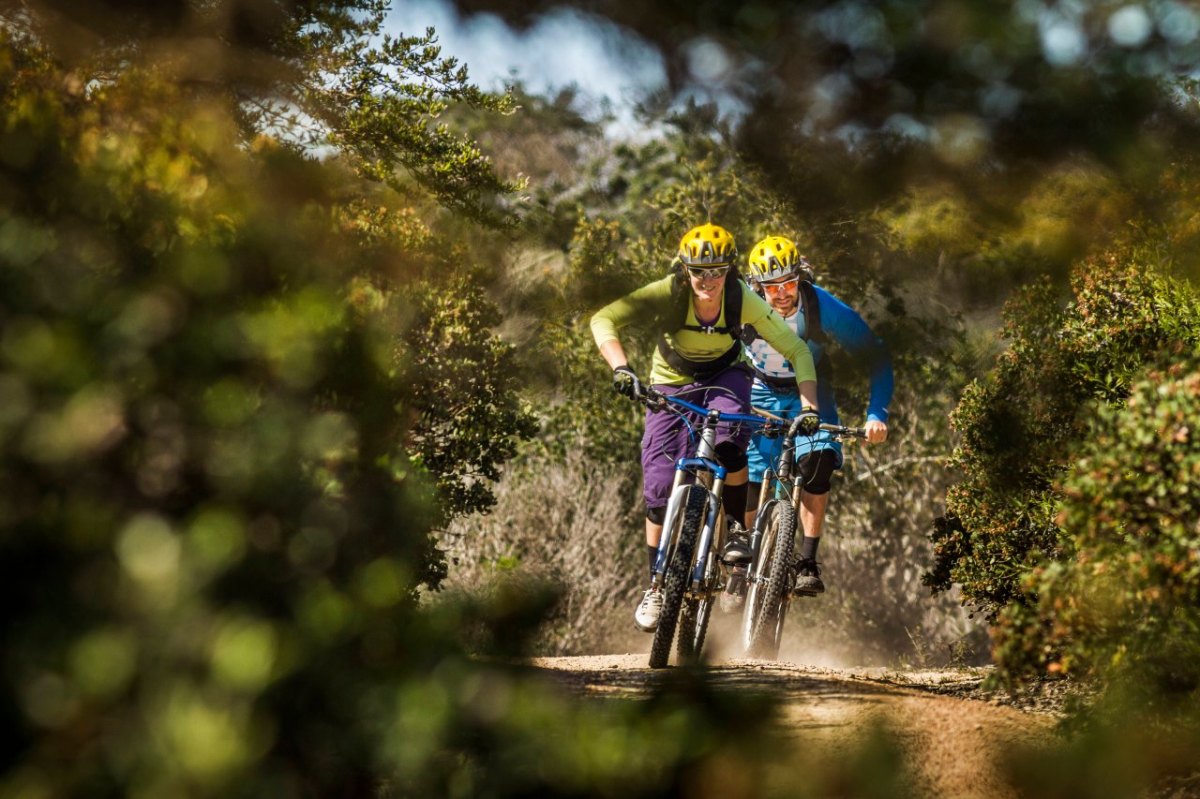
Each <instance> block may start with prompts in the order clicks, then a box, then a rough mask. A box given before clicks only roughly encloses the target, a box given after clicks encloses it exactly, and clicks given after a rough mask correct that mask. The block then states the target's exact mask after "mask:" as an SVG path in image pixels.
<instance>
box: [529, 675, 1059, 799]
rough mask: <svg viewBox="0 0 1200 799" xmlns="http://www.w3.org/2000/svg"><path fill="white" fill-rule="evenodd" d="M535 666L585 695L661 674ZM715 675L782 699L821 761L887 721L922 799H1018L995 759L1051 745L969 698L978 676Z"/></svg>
mask: <svg viewBox="0 0 1200 799" xmlns="http://www.w3.org/2000/svg"><path fill="white" fill-rule="evenodd" d="M534 665H536V666H537V667H539V668H542V669H545V670H547V672H548V673H549V674H551V675H552V676H553V677H554V678H555V679H557V680H559V681H561V682H563V683H564V684H567V685H569V686H571V687H573V688H574V689H576V690H579V691H581V692H584V693H589V694H607V695H616V696H637V695H639V694H642V693H644V692H646V691H647V690H648V689H649V688H650V687H651V686H653V685H654V684H655V683H656V681H658V680H660V679H662V675H663V674H664V672H661V671H653V670H651V669H649V668H647V665H646V656H645V655H642V654H639V655H605V656H592V657H561V658H540V659H538V660H536V661H535V662H534ZM708 673H709V676H710V677H711V679H712V680H713V682H714V683H715V684H716V685H717V686H719V687H721V686H727V687H728V688H729V689H730V690H747V689H750V690H755V689H757V690H759V691H769V692H772V693H775V694H777V695H779V696H781V697H782V698H783V701H784V702H785V706H784V708H783V713H782V723H783V724H784V725H785V728H786V729H787V730H789V731H790V733H791V734H793V735H794V736H795V737H796V739H797V741H798V742H799V741H803V745H804V748H805V749H806V750H807V751H809V752H811V751H813V750H814V749H816V750H818V751H819V752H820V753H821V756H823V757H838V756H839V755H846V754H848V753H850V752H852V751H854V749H855V747H858V746H860V745H861V744H862V742H863V741H864V740H865V739H866V737H867V735H868V734H869V733H870V731H871V730H872V729H874V728H875V725H877V724H879V723H880V722H882V723H883V724H885V725H886V726H885V729H886V730H887V731H888V732H887V735H889V736H890V737H891V739H892V740H893V741H894V742H895V743H897V744H899V746H900V747H901V748H902V749H903V751H904V752H905V753H906V757H907V758H908V761H909V762H908V765H909V766H910V768H911V773H912V775H913V779H914V780H915V782H916V785H914V786H913V787H914V788H915V790H916V793H917V794H918V795H921V796H930V797H954V798H955V799H959V798H960V797H980V799H984V798H986V799H993V798H994V797H1011V796H1016V794H1015V792H1013V790H1012V789H1011V787H1009V785H1008V784H1007V782H1006V781H1005V780H1004V779H1003V777H1002V775H1001V770H1000V766H999V764H998V762H997V757H998V755H999V754H1000V753H1002V752H1004V751H1005V750H1007V749H1008V748H1009V747H1010V745H1012V744H1031V745H1037V744H1045V743H1050V742H1051V741H1052V740H1053V739H1054V731H1053V727H1054V722H1055V719H1054V718H1053V717H1052V716H1050V715H1048V714H1045V713H1032V712H1028V711H1022V710H1018V709H1016V708H1013V707H1007V706H1002V705H1000V704H998V703H996V702H995V701H983V700H980V699H973V698H965V695H966V694H967V693H968V692H969V691H968V689H969V688H970V687H972V686H974V685H976V684H977V683H978V681H979V672H978V671H975V672H963V671H951V672H921V673H897V672H884V671H881V670H866V669H828V668H817V667H812V666H805V665H803V664H799V663H789V662H772V663H767V662H762V661H753V660H736V659H727V660H717V661H714V662H712V663H710V664H709V667H708Z"/></svg>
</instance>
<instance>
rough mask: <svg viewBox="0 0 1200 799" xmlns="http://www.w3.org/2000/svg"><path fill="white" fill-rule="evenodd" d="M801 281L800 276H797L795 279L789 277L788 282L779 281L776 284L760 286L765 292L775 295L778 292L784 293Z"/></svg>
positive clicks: (762, 284)
mask: <svg viewBox="0 0 1200 799" xmlns="http://www.w3.org/2000/svg"><path fill="white" fill-rule="evenodd" d="M799 279H800V276H799V275H796V276H795V277H789V278H787V279H786V280H777V281H775V282H774V283H759V284H758V285H760V286H762V287H763V288H764V289H765V290H767V291H769V292H771V293H772V294H774V293H775V292H777V291H782V290H783V289H784V288H787V287H788V286H791V285H792V284H793V283H795V282H796V281H798V280H799Z"/></svg>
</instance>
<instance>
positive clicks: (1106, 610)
mask: <svg viewBox="0 0 1200 799" xmlns="http://www.w3.org/2000/svg"><path fill="white" fill-rule="evenodd" d="M1198 405H1200V372H1198V371H1197V364H1196V362H1195V359H1194V357H1192V358H1184V359H1182V360H1179V361H1176V362H1173V363H1170V365H1169V366H1164V367H1160V368H1158V369H1155V370H1152V371H1150V372H1148V373H1147V374H1146V375H1145V376H1144V377H1143V378H1142V379H1141V380H1140V381H1139V382H1138V383H1136V384H1135V385H1134V386H1133V387H1132V389H1131V392H1130V397H1129V399H1128V402H1127V403H1126V404H1125V405H1124V406H1123V407H1114V406H1107V405H1105V406H1101V407H1100V408H1098V410H1097V413H1096V415H1095V417H1094V418H1093V419H1092V420H1091V422H1090V425H1089V433H1088V436H1087V438H1086V440H1085V442H1084V444H1083V445H1082V446H1081V447H1080V449H1079V452H1078V453H1077V457H1076V459H1075V461H1074V463H1073V464H1072V465H1071V468H1070V470H1069V471H1068V472H1067V474H1066V475H1065V476H1064V477H1063V479H1062V481H1061V491H1062V498H1061V500H1060V511H1059V516H1058V519H1057V521H1058V524H1059V525H1060V526H1061V527H1062V529H1063V530H1064V531H1066V532H1067V534H1068V535H1069V536H1070V542H1071V557H1070V558H1064V559H1062V560H1060V561H1056V562H1054V563H1051V564H1046V565H1045V566H1042V567H1040V568H1038V569H1035V570H1034V572H1033V573H1032V574H1031V575H1030V576H1029V577H1028V578H1027V580H1028V584H1029V585H1030V586H1031V587H1032V588H1033V590H1034V591H1035V592H1036V594H1037V596H1038V597H1039V601H1038V604H1037V605H1036V606H1035V607H1033V608H1028V609H1023V610H1022V611H1017V612H1014V613H1006V614H1005V615H1004V616H1002V619H1001V620H1002V624H1001V626H1000V632H1001V633H1002V635H1001V637H1000V638H999V639H998V645H999V649H1000V651H1001V652H1002V653H1004V655H1005V657H1004V660H1005V662H1006V663H1007V664H1008V665H1009V667H1010V668H1011V669H1013V670H1017V669H1018V668H1023V669H1025V670H1031V671H1036V672H1041V671H1044V670H1047V669H1049V670H1051V671H1060V672H1064V673H1067V674H1082V675H1093V676H1102V677H1104V678H1105V681H1106V682H1111V683H1120V684H1122V685H1124V686H1125V687H1124V688H1123V690H1124V691H1125V692H1126V693H1129V694H1136V695H1134V696H1130V697H1128V698H1129V699H1132V700H1134V701H1133V704H1134V705H1135V706H1140V707H1141V708H1143V709H1144V710H1145V709H1148V708H1151V707H1154V706H1158V709H1159V710H1161V711H1169V712H1171V713H1174V712H1176V711H1179V710H1186V711H1188V712H1189V713H1194V712H1195V711H1196V710H1197V706H1196V701H1197V697H1200V671H1197V665H1196V664H1197V659H1196V655H1197V653H1198V652H1200V617H1198V616H1197V608H1198V607H1200V546H1198V543H1200V542H1198V541H1197V538H1196V536H1197V531H1196V529H1195V528H1196V524H1195V520H1196V519H1197V518H1198V516H1200V514H1197V508H1196V503H1197V501H1200V500H1198V498H1200V490H1198V487H1197V485H1196V483H1197V480H1200V452H1198V451H1197V445H1196V443H1195V435H1194V433H1193V428H1194V426H1195V423H1196V419H1197V418H1200V416H1198V415H1197V410H1198V408H1197V406H1198ZM1197 720H1198V721H1200V717H1197Z"/></svg>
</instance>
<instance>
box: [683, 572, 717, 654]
mask: <svg viewBox="0 0 1200 799" xmlns="http://www.w3.org/2000/svg"><path fill="white" fill-rule="evenodd" d="M716 579H717V563H716V556H715V555H714V554H713V552H712V549H711V548H710V549H709V552H708V554H707V555H706V556H705V560H704V586H703V589H702V590H703V594H702V595H701V596H700V597H699V598H694V597H689V598H685V599H684V600H683V610H682V612H681V613H680V614H679V641H678V643H677V644H676V645H675V651H676V654H677V655H678V656H679V662H680V663H698V662H700V650H701V649H703V648H704V636H705V634H706V633H707V632H708V619H709V616H711V615H712V604H713V590H714V583H715V582H716Z"/></svg>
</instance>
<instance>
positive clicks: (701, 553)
mask: <svg viewBox="0 0 1200 799" xmlns="http://www.w3.org/2000/svg"><path fill="white" fill-rule="evenodd" d="M724 488H725V479H724V478H723V477H715V478H714V479H713V484H712V488H710V489H709V490H708V515H707V516H706V517H705V520H704V529H703V530H702V531H701V532H700V541H699V543H698V544H697V545H696V563H695V565H694V567H693V568H692V585H693V586H698V585H699V584H700V583H703V582H704V567H705V565H706V564H707V562H708V549H709V547H710V546H711V545H712V541H713V537H714V536H715V535H716V531H717V514H719V513H720V512H721V494H722V492H723V490H724Z"/></svg>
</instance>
